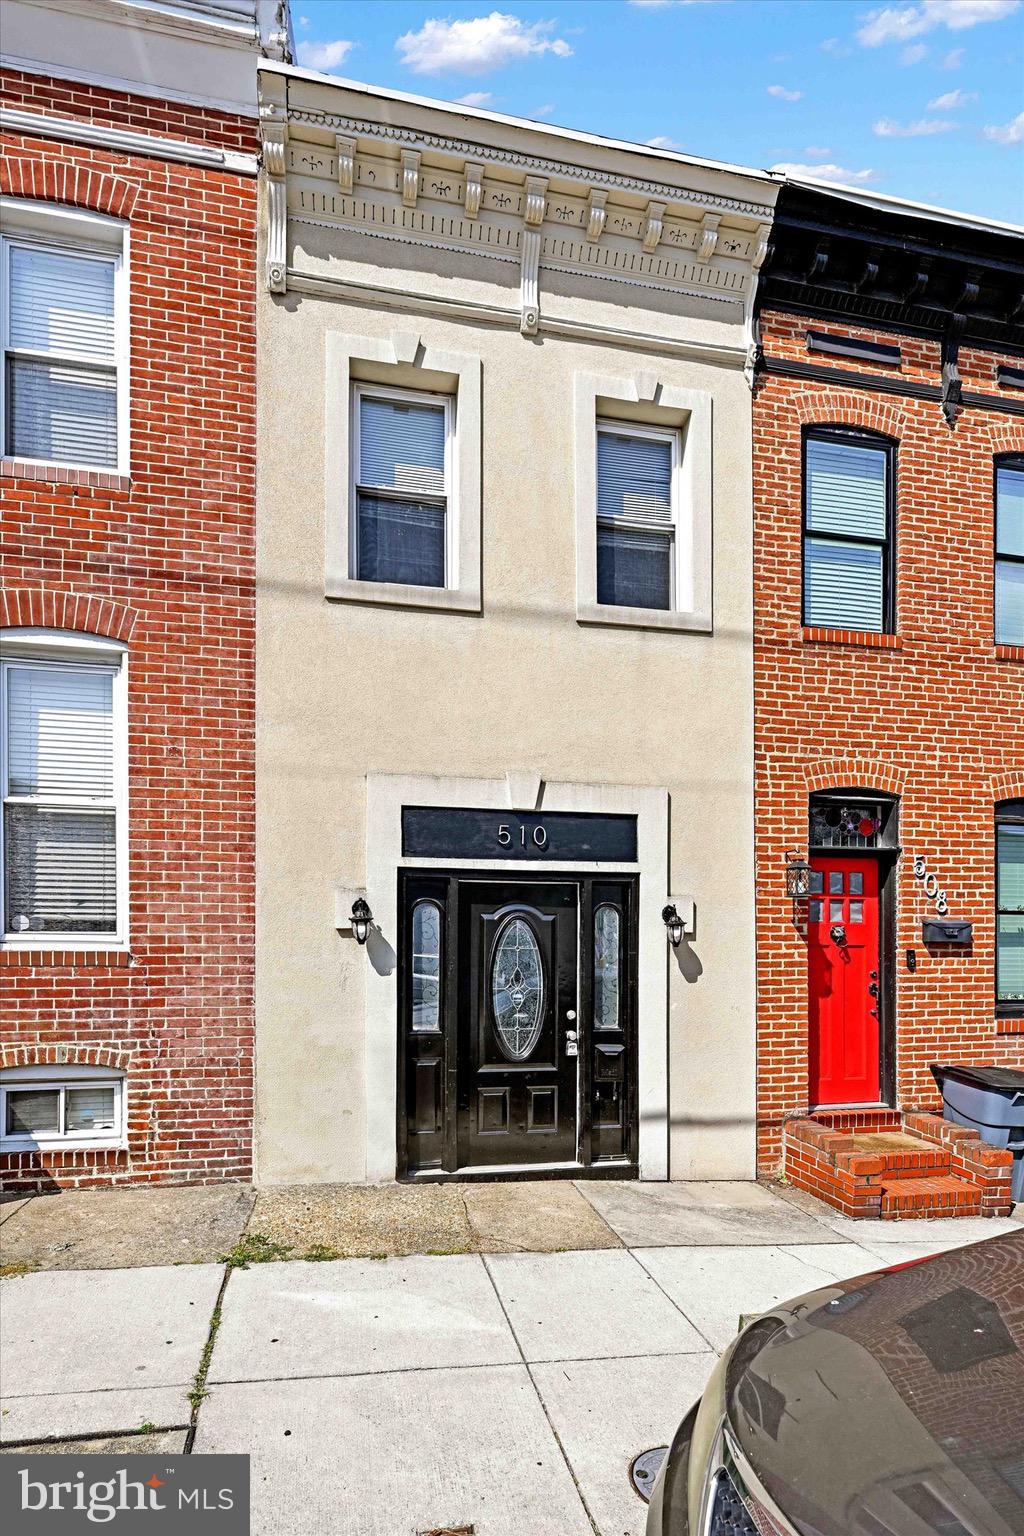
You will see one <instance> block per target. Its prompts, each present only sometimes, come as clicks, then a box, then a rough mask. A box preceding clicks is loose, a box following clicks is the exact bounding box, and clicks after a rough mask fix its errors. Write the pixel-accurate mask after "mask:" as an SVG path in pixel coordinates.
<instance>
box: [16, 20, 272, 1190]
mask: <svg viewBox="0 0 1024 1536" xmlns="http://www.w3.org/2000/svg"><path fill="white" fill-rule="evenodd" d="M279 9H280V8H279V7H278V6H277V5H268V4H266V3H265V0H259V3H258V4H257V0H248V3H247V0H230V3H227V4H223V3H222V4H219V5H218V6H216V7H213V6H209V5H204V4H200V3H194V4H192V3H188V0H178V3H175V4H164V5H160V6H156V5H153V6H148V7H147V6H146V5H143V4H139V5H135V6H133V7H132V8H131V10H130V11H128V10H126V9H125V8H124V7H123V6H117V5H115V4H113V3H109V4H108V3H107V0H92V3H91V4H90V5H88V6H81V5H75V4H69V5H63V4H62V5H60V6H55V5H53V4H52V3H47V0H10V3H9V4H5V6H4V24H3V46H4V68H3V76H2V84H3V104H4V105H3V135H2V159H0V178H2V179H0V195H2V222H3V246H2V278H0V280H2V284H3V293H2V301H0V308H2V310H3V314H4V330H3V338H2V340H3V349H4V357H3V386H2V388H3V395H2V418H3V420H2V429H3V442H2V451H3V458H2V463H0V495H2V501H3V521H2V531H0V539H2V565H0V581H2V588H0V626H2V630H0V658H2V685H3V695H2V708H3V740H4V748H5V750H4V755H3V764H2V773H3V783H2V793H3V861H2V870H3V940H2V946H0V995H2V1005H0V1028H2V1036H0V1067H2V1077H0V1098H2V1106H0V1116H2V1121H0V1132H2V1135H0V1174H2V1176H3V1179H4V1182H5V1185H6V1186H7V1187H8V1188H11V1189H15V1190H17V1189H38V1190H46V1189H52V1188H55V1187H67V1186H84V1185H89V1184H101V1183H103V1184H105V1183H111V1182H113V1183H122V1182H136V1183H137V1182H140V1181H151V1180H161V1181H166V1182H185V1181H192V1180H195V1181H204V1180H214V1179H224V1178H233V1179H243V1178H247V1177H249V1176H250V1175H251V1171H252V1153H251V1144H252V1114H253V1073H252V1058H253V894H254V827H253V772H254V767H253V759H254V746H253V734H254V665H253V626H254V588H253V580H254V571H253V556H254V482H255V383H254V378H255V323H254V294H253V270H254V260H255V256H254V252H255V242H256V220H257V149H258V143H257V110H256V60H257V58H258V56H259V54H260V51H261V49H262V50H264V51H267V50H270V51H274V50H276V52H277V56H278V57H281V56H283V54H284V52H285V51H286V49H287V36H286V34H285V33H280V34H279V35H276V36H275V35H274V27H275V25H278V26H279V25H280V22H281V18H280V16H279V15H278V11H279Z"/></svg>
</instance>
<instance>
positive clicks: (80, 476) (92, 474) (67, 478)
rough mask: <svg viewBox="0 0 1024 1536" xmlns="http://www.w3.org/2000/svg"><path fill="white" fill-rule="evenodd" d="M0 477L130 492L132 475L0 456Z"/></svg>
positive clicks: (97, 489) (98, 489)
mask: <svg viewBox="0 0 1024 1536" xmlns="http://www.w3.org/2000/svg"><path fill="white" fill-rule="evenodd" d="M0 479H3V480H43V481H45V482H46V483H47V484H48V485H84V486H88V487H89V488H90V489H92V490H96V491H130V490H131V488H132V482H131V477H130V476H129V475H113V474H111V473H110V472H109V471H108V470H105V469H74V468H72V467H71V466H70V465H67V464H36V463H34V462H32V461H28V460H25V459H11V458H2V459H0Z"/></svg>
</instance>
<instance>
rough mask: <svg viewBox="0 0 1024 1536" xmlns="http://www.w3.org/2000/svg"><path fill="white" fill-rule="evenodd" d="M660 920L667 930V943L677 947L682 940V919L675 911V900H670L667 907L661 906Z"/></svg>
mask: <svg viewBox="0 0 1024 1536" xmlns="http://www.w3.org/2000/svg"><path fill="white" fill-rule="evenodd" d="M661 920H662V922H663V923H664V924H665V927H666V929H667V930H668V941H669V943H670V944H671V945H672V948H673V949H678V947H679V945H680V944H681V943H682V940H683V920H682V918H681V917H680V916H679V913H678V912H677V911H676V907H675V902H672V901H670V902H669V904H668V906H667V907H662V909H661Z"/></svg>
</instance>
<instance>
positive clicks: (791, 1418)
mask: <svg viewBox="0 0 1024 1536" xmlns="http://www.w3.org/2000/svg"><path fill="white" fill-rule="evenodd" d="M725 1390H726V1408H727V1414H728V1420H729V1424H730V1427H731V1430H732V1434H733V1436H734V1438H735V1440H736V1443H737V1446H738V1449H739V1450H740V1451H741V1452H742V1454H743V1456H744V1457H745V1458H746V1460H747V1461H748V1462H749V1464H750V1468H751V1470H752V1471H753V1472H754V1473H755V1475H756V1476H757V1478H758V1479H759V1481H760V1482H761V1484H762V1485H763V1487H764V1490H765V1492H767V1493H768V1494H769V1495H770V1496H771V1498H772V1499H773V1501H774V1502H775V1504H776V1505H777V1506H778V1508H779V1510H780V1511H781V1512H783V1513H784V1514H785V1515H786V1516H787V1518H788V1519H789V1520H790V1521H791V1522H792V1523H793V1525H794V1526H795V1527H796V1529H797V1530H798V1531H800V1532H801V1533H803V1536H929V1533H932V1532H934V1533H937V1536H1022V1533H1024V1230H1022V1231H1021V1232H1019V1233H1010V1234H1007V1235H1005V1236H1003V1237H995V1238H990V1239H988V1240H986V1241H985V1242H982V1243H974V1244H972V1245H971V1246H970V1247H968V1248H959V1249H956V1250H955V1251H953V1252H950V1253H944V1254H939V1255H936V1256H935V1257H933V1258H930V1259H926V1260H924V1261H920V1260H918V1261H914V1262H913V1263H910V1264H905V1265H897V1266H895V1267H894V1268H893V1269H890V1270H886V1271H883V1272H880V1273H876V1274H870V1275H865V1276H863V1277H861V1278H860V1279H857V1280H848V1281H845V1282H841V1283H840V1282H836V1283H835V1284H833V1285H830V1286H828V1287H826V1288H823V1289H822V1290H820V1291H816V1292H813V1293H812V1294H811V1295H809V1296H804V1297H801V1298H800V1299H799V1300H797V1301H793V1302H788V1303H787V1304H786V1305H785V1306H784V1307H778V1308H776V1309H774V1310H773V1311H772V1312H771V1313H769V1314H767V1315H766V1316H765V1317H763V1318H761V1319H760V1320H759V1321H758V1322H756V1323H754V1324H752V1326H751V1327H750V1328H748V1329H747V1331H746V1332H745V1333H744V1334H743V1335H741V1337H740V1339H739V1340H738V1341H737V1344H736V1346H735V1348H734V1350H733V1353H732V1356H731V1358H730V1360H729V1362H728V1366H727V1371H726V1382H725Z"/></svg>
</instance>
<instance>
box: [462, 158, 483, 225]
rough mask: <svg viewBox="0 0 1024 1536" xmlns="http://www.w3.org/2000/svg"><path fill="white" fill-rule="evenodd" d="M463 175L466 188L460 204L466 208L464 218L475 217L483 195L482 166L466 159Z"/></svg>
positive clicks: (478, 211)
mask: <svg viewBox="0 0 1024 1536" xmlns="http://www.w3.org/2000/svg"><path fill="white" fill-rule="evenodd" d="M463 175H464V176H465V178H466V189H465V192H464V194H463V204H462V205H463V207H464V208H465V210H466V218H467V219H475V218H477V216H478V215H479V213H480V199H481V198H482V197H483V195H484V168H483V166H482V165H474V164H473V162H472V161H471V160H467V162H466V167H465V170H464V172H463Z"/></svg>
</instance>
